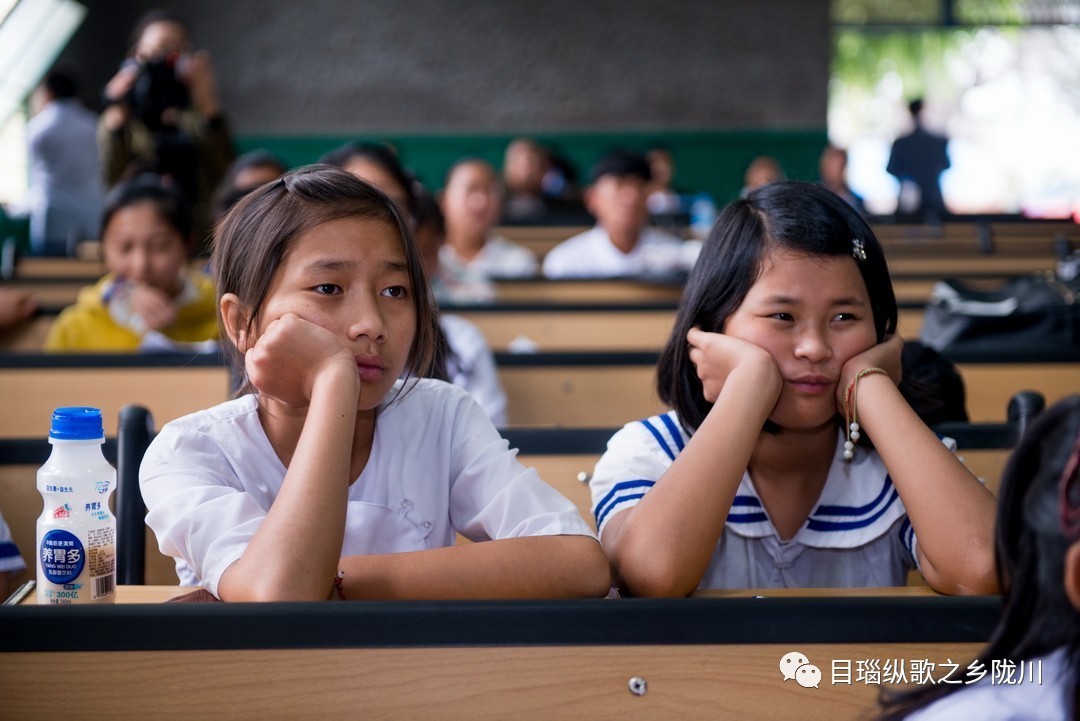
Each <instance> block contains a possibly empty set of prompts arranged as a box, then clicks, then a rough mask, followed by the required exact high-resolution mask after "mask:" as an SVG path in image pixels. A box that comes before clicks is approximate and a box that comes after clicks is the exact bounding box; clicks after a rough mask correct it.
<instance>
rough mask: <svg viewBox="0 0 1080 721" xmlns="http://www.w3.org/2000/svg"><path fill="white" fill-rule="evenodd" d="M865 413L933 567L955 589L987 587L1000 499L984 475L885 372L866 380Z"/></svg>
mask: <svg viewBox="0 0 1080 721" xmlns="http://www.w3.org/2000/svg"><path fill="white" fill-rule="evenodd" d="M857 409H858V420H859V424H860V425H861V426H862V427H863V429H864V431H865V432H866V433H867V435H868V436H869V437H870V439H871V440H872V441H873V442H874V447H875V448H876V449H877V452H878V453H879V454H880V455H881V458H882V460H883V461H884V462H885V467H886V468H887V469H888V471H889V475H890V476H891V477H892V479H893V483H894V484H895V485H896V489H897V491H898V492H899V493H900V498H901V500H902V501H903V502H904V506H905V507H906V508H907V511H908V517H909V518H910V520H911V523H912V526H914V528H915V533H916V535H917V537H918V539H919V548H920V549H921V551H922V553H923V555H924V557H925V559H927V560H928V561H929V562H930V568H927V569H924V572H925V575H926V576H927V581H928V582H929V583H930V585H932V586H934V588H936V589H937V590H939V591H945V592H949V593H957V592H969V593H971V592H975V593H987V592H993V591H994V590H995V589H996V581H995V576H994V517H995V504H996V501H995V499H994V496H993V494H991V493H990V492H989V491H988V490H987V489H986V488H985V486H983V484H982V483H980V482H979V480H978V479H977V478H975V476H974V475H972V474H971V472H970V471H969V470H968V469H967V468H966V467H964V465H963V464H962V463H961V462H960V461H959V459H957V458H956V456H955V455H954V454H953V453H952V452H951V451H950V450H949V449H948V448H946V447H945V446H944V445H943V444H942V443H941V441H940V440H939V439H938V438H937V436H936V435H934V433H933V431H931V430H930V429H929V428H927V427H926V425H925V424H924V423H923V422H922V420H921V419H919V417H918V416H917V415H916V414H915V412H914V411H913V410H912V409H911V407H910V406H908V405H907V403H906V402H905V401H904V399H903V397H902V396H901V395H900V392H899V390H898V389H897V388H896V386H895V385H894V384H893V383H892V381H890V380H889V379H888V378H886V377H885V376H868V377H866V378H863V379H862V380H861V381H860V382H859V391H858V399H857Z"/></svg>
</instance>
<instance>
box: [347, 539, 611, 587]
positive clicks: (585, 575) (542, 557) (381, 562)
mask: <svg viewBox="0 0 1080 721" xmlns="http://www.w3.org/2000/svg"><path fill="white" fill-rule="evenodd" d="M341 568H342V570H343V571H344V573H345V576H344V579H343V592H344V594H345V597H346V598H348V599H350V600H355V599H416V600H430V599H444V600H449V599H482V598H580V597H601V596H604V595H606V594H607V592H608V590H609V589H610V587H611V579H610V574H609V571H608V565H607V561H606V559H605V558H604V554H603V551H602V550H601V549H600V545H599V544H598V543H597V542H596V541H595V540H594V539H592V538H590V537H589V536H532V537H529V538H508V539H503V540H498V541H486V542H482V543H470V544H463V545H458V546H450V547H447V548H436V549H432V550H430V551H414V552H410V553H394V554H381V555H374V556H349V557H347V558H343V559H341Z"/></svg>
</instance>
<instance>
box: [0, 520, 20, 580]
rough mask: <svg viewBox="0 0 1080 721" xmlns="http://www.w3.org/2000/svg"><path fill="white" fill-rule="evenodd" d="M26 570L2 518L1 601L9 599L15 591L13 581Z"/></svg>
mask: <svg viewBox="0 0 1080 721" xmlns="http://www.w3.org/2000/svg"><path fill="white" fill-rule="evenodd" d="M25 568H26V562H25V561H23V558H22V556H21V555H19V549H18V548H17V547H16V546H15V542H14V541H12V540H11V529H10V528H8V525H7V523H6V522H5V521H4V517H3V516H0V599H2V598H7V597H8V594H9V593H11V592H12V591H13V590H14V589H13V588H11V579H12V578H13V577H14V576H15V574H17V573H19V572H20V571H22V570H24V569H25Z"/></svg>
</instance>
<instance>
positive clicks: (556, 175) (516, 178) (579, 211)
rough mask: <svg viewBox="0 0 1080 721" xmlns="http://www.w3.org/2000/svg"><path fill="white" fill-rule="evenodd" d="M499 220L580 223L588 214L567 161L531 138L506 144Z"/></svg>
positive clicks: (573, 173)
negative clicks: (503, 191) (503, 193)
mask: <svg viewBox="0 0 1080 721" xmlns="http://www.w3.org/2000/svg"><path fill="white" fill-rule="evenodd" d="M502 177H503V185H504V187H505V188H506V194H505V196H504V198H503V207H502V220H501V222H502V223H505V224H511V225H583V224H585V223H588V222H589V220H590V219H589V214H588V213H587V212H586V211H585V208H584V207H583V206H582V204H581V199H580V198H579V197H578V193H577V183H576V173H575V172H574V168H573V166H572V165H571V163H570V162H569V161H568V160H567V159H566V158H564V157H562V156H561V154H559V153H557V152H554V151H553V150H552V149H551V148H548V147H546V146H543V145H541V144H540V143H538V142H536V141H535V140H533V139H531V138H516V139H514V140H512V141H510V143H509V144H508V145H507V146H506V151H505V152H504V154H503V166H502Z"/></svg>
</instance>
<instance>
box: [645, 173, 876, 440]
mask: <svg viewBox="0 0 1080 721" xmlns="http://www.w3.org/2000/svg"><path fill="white" fill-rule="evenodd" d="M856 243H860V244H861V246H860V247H861V248H862V252H863V253H865V255H866V257H865V259H863V258H858V259H857V260H856V265H857V266H858V268H859V274H860V275H861V276H862V279H863V282H865V283H866V290H867V293H868V295H869V296H870V308H871V311H872V313H873V316H874V329H875V331H876V335H877V341H878V342H879V343H880V342H881V341H883V340H885V338H886V336H887V335H889V334H891V333H893V332H895V330H896V318H897V307H896V296H895V294H894V293H893V287H892V281H891V279H890V278H889V268H888V265H887V264H886V262H885V254H884V252H883V250H882V248H881V243H880V242H879V241H878V239H877V236H875V235H874V231H872V230H871V229H870V226H869V225H867V224H866V221H865V220H864V219H863V218H862V216H860V215H859V213H858V212H857V211H856V210H855V209H854V208H852V207H851V206H850V205H848V204H847V203H846V202H845V201H844V200H843V199H842V198H840V197H839V196H838V195H836V194H835V193H833V192H832V191H829V190H826V189H825V188H822V187H820V186H817V185H815V184H813V183H802V182H794V181H781V182H777V183H771V184H769V185H766V186H763V187H761V188H758V189H756V190H754V191H752V192H750V193H749V194H748V195H747V196H746V197H745V198H742V199H740V200H736V201H734V202H733V203H730V204H729V205H727V206H725V207H724V209H723V210H722V211H721V212H720V214H719V216H718V217H717V219H716V223H715V224H714V225H713V228H712V230H711V231H710V233H709V236H708V237H707V238H706V239H705V242H704V243H703V244H702V249H701V255H700V256H699V257H698V260H697V263H696V264H695V265H694V268H693V270H692V271H691V272H690V276H689V278H688V280H687V284H686V289H685V290H684V291H683V296H682V300H681V301H680V303H679V311H678V313H677V314H676V316H675V327H674V328H673V329H672V331H671V336H670V337H669V338H668V342H667V345H666V346H665V347H664V350H663V352H662V353H661V355H660V362H659V364H658V365H657V381H656V388H657V394H658V395H659V397H660V399H661V400H662V401H664V402H665V403H667V404H668V405H669V406H671V407H672V408H674V409H675V411H676V412H677V413H678V416H679V421H680V422H681V423H682V425H683V427H684V428H685V429H686V430H687V432H689V433H692V432H693V431H694V429H696V428H697V427H698V426H700V425H701V422H702V421H703V420H705V416H706V415H707V414H708V412H709V409H710V408H711V406H712V404H710V403H709V402H708V401H706V400H705V395H704V392H703V390H702V385H701V379H699V378H698V376H697V372H696V370H695V368H694V364H693V362H692V361H691V360H690V351H689V348H688V347H687V341H686V334H687V332H689V331H690V329H691V328H693V327H695V326H697V327H699V328H701V329H702V330H704V331H710V332H714V333H719V332H723V329H724V324H725V323H726V322H727V319H728V318H729V317H730V316H731V314H732V313H734V312H735V310H736V309H737V308H738V307H739V306H740V305H742V302H743V300H744V299H745V298H746V295H747V293H749V292H750V288H751V287H752V286H753V285H754V283H755V282H757V279H758V276H759V275H760V274H761V269H762V261H763V259H764V257H765V255H766V252H767V251H768V250H769V249H771V248H788V249H791V250H797V251H801V252H805V253H811V254H818V255H829V256H844V255H846V256H852V255H853V251H854V250H855V245H856ZM768 427H769V426H767V428H768ZM863 437H864V438H865V435H864V436H863Z"/></svg>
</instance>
